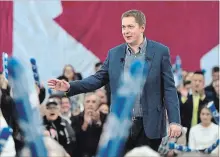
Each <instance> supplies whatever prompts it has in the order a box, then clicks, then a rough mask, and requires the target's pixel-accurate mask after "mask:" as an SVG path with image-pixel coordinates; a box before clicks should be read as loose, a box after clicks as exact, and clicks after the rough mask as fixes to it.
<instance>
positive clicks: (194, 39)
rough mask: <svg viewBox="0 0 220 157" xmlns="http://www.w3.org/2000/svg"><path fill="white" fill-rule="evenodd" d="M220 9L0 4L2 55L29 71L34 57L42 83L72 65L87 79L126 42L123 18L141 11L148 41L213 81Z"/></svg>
mask: <svg viewBox="0 0 220 157" xmlns="http://www.w3.org/2000/svg"><path fill="white" fill-rule="evenodd" d="M218 7H219V4H218V2H100V1H99V2H76V1H67V2H61V1H60V0H53V1H28V0H24V1H22V2H21V1H20V0H15V1H14V2H6V1H0V52H1V53H2V52H7V53H9V55H14V56H16V57H18V58H20V59H21V60H22V61H23V63H24V65H25V66H26V67H27V68H28V69H30V64H29V58H30V57H34V58H35V59H36V60H37V64H38V67H39V73H40V78H41V80H42V82H43V83H45V81H46V80H47V79H48V78H51V77H57V76H58V75H60V74H61V73H62V68H63V66H64V65H65V64H69V63H70V64H72V65H73V66H74V67H75V69H76V70H77V71H79V72H82V74H83V76H84V77H86V76H88V75H89V74H91V73H93V69H94V64H95V63H96V62H98V61H99V60H101V61H103V60H104V59H105V57H106V55H107V52H108V50H109V49H110V48H112V47H114V46H116V45H118V44H121V43H122V42H123V38H122V35H121V14H122V13H123V12H124V11H126V10H129V9H139V10H142V11H143V12H144V13H145V14H146V17H147V28H146V36H147V38H149V39H152V40H156V41H158V42H162V43H163V44H165V45H167V46H168V47H169V48H170V50H171V60H172V62H173V61H174V58H175V56H176V55H180V56H181V58H182V62H183V68H184V69H186V70H189V71H194V70H198V69H200V68H204V69H205V70H206V71H207V75H206V76H207V77H208V76H210V71H209V70H210V68H211V67H212V66H214V65H217V64H218V44H219V43H218V41H219V38H218V35H219V21H218V20H219V15H218V13H219V8H218ZM0 65H1V64H0ZM29 72H30V73H31V70H29ZM208 82H209V80H208Z"/></svg>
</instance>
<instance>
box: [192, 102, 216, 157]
mask: <svg viewBox="0 0 220 157" xmlns="http://www.w3.org/2000/svg"><path fill="white" fill-rule="evenodd" d="M199 114H200V120H201V123H199V124H197V125H195V126H193V127H192V128H191V130H190V134H189V147H190V148H192V149H197V150H201V151H202V150H204V149H206V148H208V147H210V146H211V145H212V144H213V143H215V142H216V141H217V140H218V139H219V132H218V131H219V126H218V125H216V124H214V123H212V121H211V119H212V114H211V111H210V110H209V109H208V108H207V106H206V105H204V106H203V107H201V110H200V112H199ZM219 148H220V147H218V148H216V149H215V150H214V151H213V152H212V153H213V154H218V149H219Z"/></svg>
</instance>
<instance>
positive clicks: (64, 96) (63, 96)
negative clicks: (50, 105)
mask: <svg viewBox="0 0 220 157" xmlns="http://www.w3.org/2000/svg"><path fill="white" fill-rule="evenodd" d="M63 98H67V99H69V101H70V102H71V99H70V97H68V96H66V95H62V96H61V100H62V99H63Z"/></svg>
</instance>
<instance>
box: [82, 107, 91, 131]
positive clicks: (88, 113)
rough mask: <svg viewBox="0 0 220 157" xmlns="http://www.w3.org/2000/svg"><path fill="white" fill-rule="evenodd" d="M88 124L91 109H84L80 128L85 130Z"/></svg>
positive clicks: (89, 122)
mask: <svg viewBox="0 0 220 157" xmlns="http://www.w3.org/2000/svg"><path fill="white" fill-rule="evenodd" d="M90 124H92V110H85V113H84V121H83V125H82V130H83V131H86V130H87V128H88V126H89V125H90Z"/></svg>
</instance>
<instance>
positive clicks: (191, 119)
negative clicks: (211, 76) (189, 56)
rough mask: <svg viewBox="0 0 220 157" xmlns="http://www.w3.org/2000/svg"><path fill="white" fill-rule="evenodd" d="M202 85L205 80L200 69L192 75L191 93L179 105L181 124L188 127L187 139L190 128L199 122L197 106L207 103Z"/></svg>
mask: <svg viewBox="0 0 220 157" xmlns="http://www.w3.org/2000/svg"><path fill="white" fill-rule="evenodd" d="M204 85H205V80H204V75H203V73H202V72H200V71H197V72H195V73H194V75H193V76H192V95H190V96H188V98H187V100H186V102H185V103H184V104H182V105H181V107H180V112H181V114H180V115H181V122H182V125H183V126H185V127H187V129H188V132H187V139H188V136H189V131H190V128H191V127H192V126H194V125H196V124H198V123H199V122H200V119H199V112H198V111H199V108H200V107H201V106H203V105H204V104H206V103H208V99H207V98H206V95H205V90H204ZM187 141H188V140H187Z"/></svg>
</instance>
